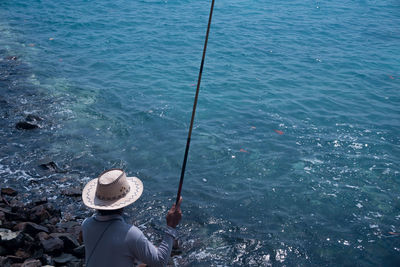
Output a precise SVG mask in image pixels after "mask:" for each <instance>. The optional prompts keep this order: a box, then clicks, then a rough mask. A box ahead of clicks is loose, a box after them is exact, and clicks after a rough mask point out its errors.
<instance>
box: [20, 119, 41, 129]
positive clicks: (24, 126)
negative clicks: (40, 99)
mask: <svg viewBox="0 0 400 267" xmlns="http://www.w3.org/2000/svg"><path fill="white" fill-rule="evenodd" d="M15 128H17V129H18V130H34V129H37V128H39V126H38V125H36V124H32V123H29V122H26V121H20V122H18V123H17V124H16V125H15Z"/></svg>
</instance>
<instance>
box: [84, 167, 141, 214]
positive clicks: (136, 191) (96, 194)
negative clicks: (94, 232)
mask: <svg viewBox="0 0 400 267" xmlns="http://www.w3.org/2000/svg"><path fill="white" fill-rule="evenodd" d="M142 192H143V183H142V181H140V180H139V178H137V177H126V174H125V172H124V171H123V170H121V169H111V170H107V171H104V172H103V173H102V174H100V176H99V178H96V179H93V180H91V181H89V182H88V183H87V184H86V185H85V187H84V188H83V191H82V200H83V204H85V205H86V206H87V207H89V208H93V209H99V210H117V209H120V208H123V207H125V206H128V205H129V204H132V203H133V202H135V201H136V200H137V199H138V198H139V197H140V196H141V195H142Z"/></svg>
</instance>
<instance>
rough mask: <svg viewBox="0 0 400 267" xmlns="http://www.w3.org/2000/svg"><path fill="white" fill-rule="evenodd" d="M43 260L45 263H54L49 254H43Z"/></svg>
mask: <svg viewBox="0 0 400 267" xmlns="http://www.w3.org/2000/svg"><path fill="white" fill-rule="evenodd" d="M41 261H42V262H43V264H46V265H54V261H53V258H52V257H51V256H50V255H47V254H43V256H42V257H41Z"/></svg>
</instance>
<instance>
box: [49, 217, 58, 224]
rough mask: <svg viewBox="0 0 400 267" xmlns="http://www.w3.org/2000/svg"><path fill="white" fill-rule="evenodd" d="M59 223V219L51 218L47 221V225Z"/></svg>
mask: <svg viewBox="0 0 400 267" xmlns="http://www.w3.org/2000/svg"><path fill="white" fill-rule="evenodd" d="M59 221H60V218H57V217H52V218H51V219H50V220H49V223H51V224H52V225H56V224H57V223H58V222H59Z"/></svg>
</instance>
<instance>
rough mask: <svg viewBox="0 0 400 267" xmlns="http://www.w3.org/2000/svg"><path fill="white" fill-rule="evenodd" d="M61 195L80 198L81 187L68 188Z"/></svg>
mask: <svg viewBox="0 0 400 267" xmlns="http://www.w3.org/2000/svg"><path fill="white" fill-rule="evenodd" d="M61 194H63V195H65V196H69V197H80V196H81V195H82V190H81V189H80V188H79V187H74V188H68V189H64V190H62V191H61Z"/></svg>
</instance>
